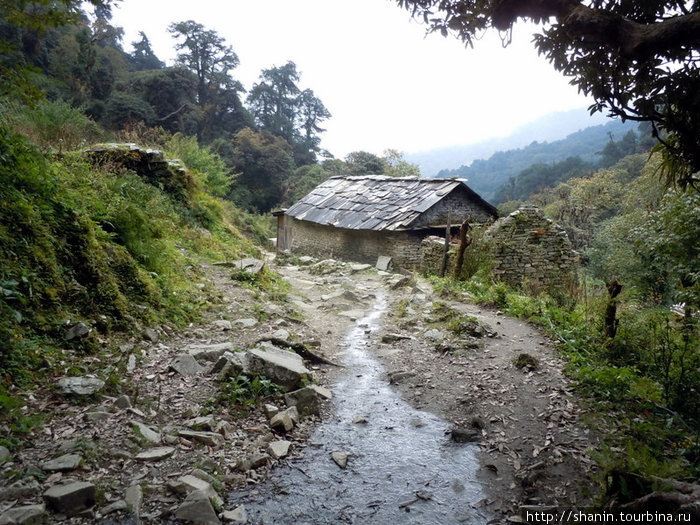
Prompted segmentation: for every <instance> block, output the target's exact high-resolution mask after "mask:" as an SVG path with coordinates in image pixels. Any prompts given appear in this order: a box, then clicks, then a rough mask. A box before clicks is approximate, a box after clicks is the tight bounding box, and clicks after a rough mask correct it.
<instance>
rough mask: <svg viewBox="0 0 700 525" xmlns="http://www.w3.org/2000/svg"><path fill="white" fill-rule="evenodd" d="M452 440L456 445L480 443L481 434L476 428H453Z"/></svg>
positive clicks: (451, 431)
mask: <svg viewBox="0 0 700 525" xmlns="http://www.w3.org/2000/svg"><path fill="white" fill-rule="evenodd" d="M450 438H452V441H454V442H456V443H470V442H472V441H478V440H479V439H480V438H481V433H480V432H479V431H478V430H476V429H475V428H453V429H452V430H450Z"/></svg>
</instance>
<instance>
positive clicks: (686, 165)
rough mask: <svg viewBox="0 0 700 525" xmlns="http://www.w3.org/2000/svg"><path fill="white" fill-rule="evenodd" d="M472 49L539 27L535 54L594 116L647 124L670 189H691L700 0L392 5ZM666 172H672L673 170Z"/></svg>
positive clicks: (699, 107) (699, 102)
mask: <svg viewBox="0 0 700 525" xmlns="http://www.w3.org/2000/svg"><path fill="white" fill-rule="evenodd" d="M397 3H398V4H399V5H400V6H403V7H405V8H407V9H409V10H411V11H412V13H413V15H414V16H416V17H421V18H423V20H424V21H425V22H426V23H427V24H429V25H430V27H431V30H432V31H438V32H440V33H442V34H443V35H448V34H453V35H456V36H457V37H458V38H460V39H461V40H463V41H464V42H465V43H466V44H467V45H469V46H472V45H473V43H474V40H475V39H477V38H478V37H479V36H480V35H481V33H482V32H483V31H484V30H488V29H491V28H493V29H496V30H498V31H501V32H503V33H505V35H506V41H508V40H509V39H510V34H511V30H512V27H513V25H514V24H515V23H516V21H517V20H518V19H525V20H529V21H532V22H534V23H537V24H540V25H541V26H542V30H541V32H540V33H539V34H536V35H535V36H534V39H533V42H534V45H535V47H536V48H537V50H538V52H539V53H540V54H542V55H544V56H545V57H546V58H547V59H548V60H549V61H550V62H551V63H552V64H553V65H554V67H555V68H556V69H557V70H558V71H560V72H562V73H563V74H564V75H566V76H569V77H571V78H572V80H571V83H572V84H573V85H576V86H578V88H579V90H580V91H582V92H583V93H585V94H587V95H591V96H593V98H594V99H595V104H593V105H592V106H591V108H590V109H591V111H602V110H607V111H608V112H609V113H610V114H611V115H613V116H618V117H621V118H622V119H629V120H635V121H641V122H651V123H652V124H653V126H654V128H653V129H654V134H655V136H656V137H657V138H658V139H659V140H660V141H661V143H662V144H663V148H662V152H663V153H664V156H665V158H666V163H665V165H666V166H667V167H668V168H670V169H669V172H670V173H667V176H668V177H669V182H672V183H677V184H679V185H680V186H681V187H685V186H687V185H692V186H695V185H696V184H697V183H698V182H700V181H699V179H698V172H699V171H700V142H699V141H698V139H697V138H698V136H700V118H698V115H700V97H698V93H700V73H699V72H698V60H700V52H699V50H700V1H698V0H693V1H677V0H643V1H632V0H585V1H584V0H397ZM671 168H672V169H671Z"/></svg>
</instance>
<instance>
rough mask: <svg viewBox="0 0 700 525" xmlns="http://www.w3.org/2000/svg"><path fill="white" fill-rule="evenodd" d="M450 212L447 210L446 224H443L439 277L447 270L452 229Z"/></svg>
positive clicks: (443, 275)
mask: <svg viewBox="0 0 700 525" xmlns="http://www.w3.org/2000/svg"><path fill="white" fill-rule="evenodd" d="M451 221H452V214H451V212H449V211H448V212H447V226H445V251H444V252H443V254H442V266H441V267H440V277H445V272H447V257H448V256H449V252H450V232H451V231H452V224H450V222H451Z"/></svg>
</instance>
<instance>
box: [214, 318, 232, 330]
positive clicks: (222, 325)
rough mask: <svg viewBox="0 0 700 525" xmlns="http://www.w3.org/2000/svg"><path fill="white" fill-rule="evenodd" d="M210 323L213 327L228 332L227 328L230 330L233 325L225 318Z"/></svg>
mask: <svg viewBox="0 0 700 525" xmlns="http://www.w3.org/2000/svg"><path fill="white" fill-rule="evenodd" d="M212 324H213V325H214V326H215V327H217V328H219V329H220V330H222V331H223V332H228V331H229V330H231V329H232V328H233V326H232V325H231V321H229V320H227V319H219V320H217V321H214V322H213V323H212Z"/></svg>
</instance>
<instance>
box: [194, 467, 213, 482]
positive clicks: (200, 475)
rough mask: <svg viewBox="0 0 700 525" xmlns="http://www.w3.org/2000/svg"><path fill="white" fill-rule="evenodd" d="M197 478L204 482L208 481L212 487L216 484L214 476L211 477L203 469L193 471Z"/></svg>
mask: <svg viewBox="0 0 700 525" xmlns="http://www.w3.org/2000/svg"><path fill="white" fill-rule="evenodd" d="M191 474H192V475H193V476H194V477H195V478H199V479H201V480H202V481H206V482H207V483H209V484H210V485H211V484H212V483H214V481H215V479H214V476H211V475H209V474H208V473H207V472H204V471H203V470H202V469H201V468H195V469H192V473H191Z"/></svg>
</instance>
